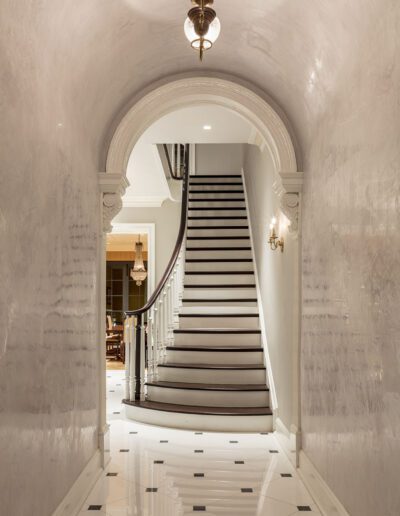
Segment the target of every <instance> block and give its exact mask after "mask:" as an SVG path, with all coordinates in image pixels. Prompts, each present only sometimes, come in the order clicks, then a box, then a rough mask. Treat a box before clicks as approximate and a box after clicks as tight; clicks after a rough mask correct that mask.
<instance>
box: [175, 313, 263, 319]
mask: <svg viewBox="0 0 400 516" xmlns="http://www.w3.org/2000/svg"><path fill="white" fill-rule="evenodd" d="M179 317H182V318H188V317H194V318H197V317H203V318H206V317H209V318H213V317H214V318H221V317H232V318H235V319H236V318H237V317H239V318H242V317H243V318H248V317H252V318H255V317H260V315H259V314H233V313H232V314H215V313H214V314H179Z"/></svg>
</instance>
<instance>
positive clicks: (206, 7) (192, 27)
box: [184, 0, 221, 61]
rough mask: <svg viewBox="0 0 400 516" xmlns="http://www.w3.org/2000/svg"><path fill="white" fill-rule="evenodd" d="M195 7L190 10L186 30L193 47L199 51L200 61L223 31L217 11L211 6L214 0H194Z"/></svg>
mask: <svg viewBox="0 0 400 516" xmlns="http://www.w3.org/2000/svg"><path fill="white" fill-rule="evenodd" d="M192 4H194V5H195V6H196V7H193V8H192V9H190V11H189V12H188V17H187V18H186V21H185V25H184V30H185V35H186V37H187V39H188V40H189V41H190V44H191V46H192V48H193V49H195V50H198V51H199V57H200V61H202V60H203V55H204V52H205V51H206V50H209V49H210V48H211V47H212V46H213V44H214V43H215V42H216V41H217V39H218V36H219V34H220V32H221V23H220V21H219V19H218V17H217V13H216V12H215V11H214V9H212V8H211V7H210V6H211V5H213V4H214V0H192Z"/></svg>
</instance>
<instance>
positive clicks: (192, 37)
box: [184, 17, 221, 49]
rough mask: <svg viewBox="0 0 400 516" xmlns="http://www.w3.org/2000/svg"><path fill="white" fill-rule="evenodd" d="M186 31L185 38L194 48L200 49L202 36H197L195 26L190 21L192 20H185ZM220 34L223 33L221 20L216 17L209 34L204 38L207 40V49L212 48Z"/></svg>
mask: <svg viewBox="0 0 400 516" xmlns="http://www.w3.org/2000/svg"><path fill="white" fill-rule="evenodd" d="M184 31H185V36H186V37H187V39H188V40H189V41H190V43H191V44H192V46H193V48H199V47H200V36H199V35H198V34H196V31H195V30H194V24H193V22H192V21H191V20H190V18H186V20H185V25H184ZM220 32H221V22H220V21H219V18H218V17H216V18H214V20H213V22H212V23H211V25H210V28H209V29H208V32H207V34H206V35H205V36H204V39H205V45H204V46H205V48H206V49H208V48H210V47H211V46H212V44H213V43H215V42H216V41H217V39H218V36H219V34H220ZM207 41H208V43H207ZM210 43H211V44H210Z"/></svg>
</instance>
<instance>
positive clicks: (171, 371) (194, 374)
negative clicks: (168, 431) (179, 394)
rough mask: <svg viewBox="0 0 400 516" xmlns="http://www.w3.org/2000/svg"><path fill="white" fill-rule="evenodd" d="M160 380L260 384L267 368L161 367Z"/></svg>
mask: <svg viewBox="0 0 400 516" xmlns="http://www.w3.org/2000/svg"><path fill="white" fill-rule="evenodd" d="M158 380H159V381H162V382H163V381H165V382H191V383H214V384H224V383H234V384H260V383H264V384H265V383H266V378H265V370H263V369H253V370H248V369H246V370H231V369H228V370H224V369H219V370H215V369H184V368H182V369H180V368H176V367H159V368H158Z"/></svg>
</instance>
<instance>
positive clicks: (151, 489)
mask: <svg viewBox="0 0 400 516" xmlns="http://www.w3.org/2000/svg"><path fill="white" fill-rule="evenodd" d="M157 491H158V487H146V493H157Z"/></svg>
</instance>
